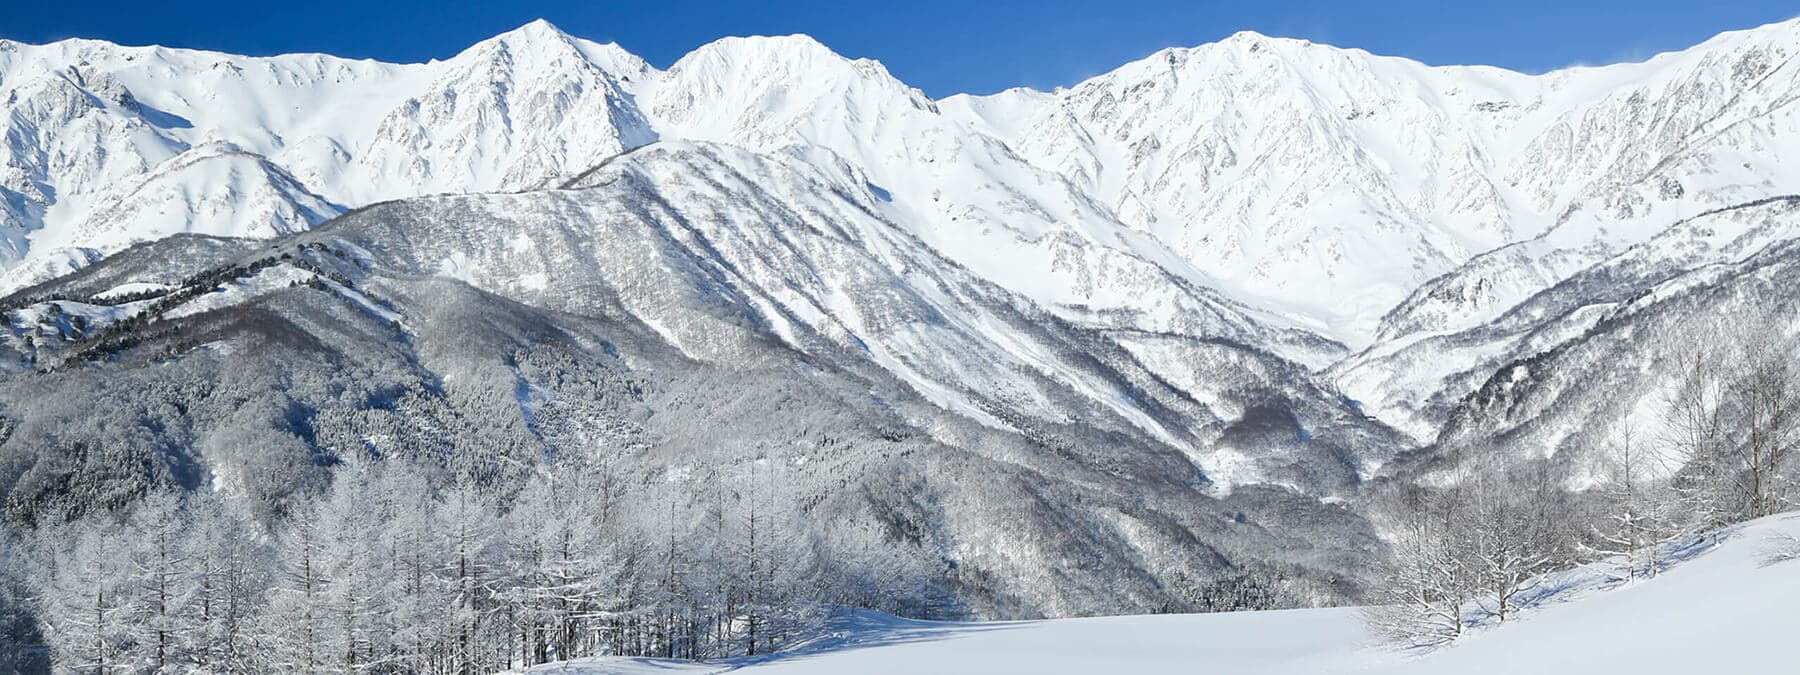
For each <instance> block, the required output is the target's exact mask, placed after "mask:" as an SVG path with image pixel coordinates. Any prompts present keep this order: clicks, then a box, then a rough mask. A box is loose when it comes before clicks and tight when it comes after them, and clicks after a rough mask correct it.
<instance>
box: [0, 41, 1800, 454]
mask: <svg viewBox="0 0 1800 675" xmlns="http://www.w3.org/2000/svg"><path fill="white" fill-rule="evenodd" d="M1797 51H1800V22H1787V23H1781V24H1772V25H1769V26H1764V27H1761V28H1757V29H1753V30H1747V31H1739V32H1734V33H1727V34H1723V35H1720V36H1718V37H1716V38H1714V39H1712V40H1709V41H1707V42H1705V43H1703V44H1700V45H1698V46H1695V47H1693V48H1691V49H1688V50H1685V51H1682V52H1675V53H1669V54H1663V55H1660V56H1657V57H1655V58H1652V59H1650V60H1648V61H1645V62H1643V63H1627V64H1619V65H1613V66H1605V67H1599V68H1573V69H1568V70H1562V71H1556V72H1552V73H1548V74H1544V75H1524V74H1520V73H1514V72H1508V71H1504V70H1500V69H1495V68H1486V67H1428V66H1425V65H1423V64H1419V63H1416V62H1413V61H1409V60H1405V59H1399V58H1391V57H1381V56H1375V55H1371V54H1368V53H1366V52H1363V51H1360V50H1355V49H1340V48H1336V47H1331V46H1326V45H1320V44H1314V43H1311V42H1307V41H1302V40H1292V39H1281V38H1270V37H1265V36H1261V35H1257V34H1254V33H1240V34H1238V35H1234V36H1232V37H1231V38H1229V39H1226V40H1224V41H1221V42H1218V43H1215V44H1209V45H1202V46H1199V47H1194V48H1181V49H1169V50H1164V51H1162V52H1158V53H1157V54H1154V55H1152V56H1150V57H1148V58H1145V59H1143V60H1140V61H1137V62H1134V63H1131V64H1127V65H1125V66H1123V67H1120V68H1119V69H1117V70H1115V71H1113V72H1110V73H1106V74H1104V75H1101V76H1098V77H1095V78H1093V79H1091V80H1089V81H1086V82H1082V83H1080V84H1077V85H1075V86H1073V87H1069V88H1066V89H1058V90H1056V91H1053V92H1039V91H1030V90H1012V91H1007V92H1002V93H1000V94H995V95H992V96H952V97H949V98H946V99H944V100H932V99H930V98H928V97H926V96H924V95H923V94H922V93H920V92H919V91H917V90H915V89H913V88H911V87H909V86H907V85H906V84H905V83H904V82H901V81H900V80H898V79H896V78H895V77H894V76H893V75H892V74H891V73H889V72H888V71H887V69H886V68H884V67H883V66H882V65H881V64H880V63H878V62H875V61H872V60H868V59H848V58H844V57H842V56H839V55H838V54H836V53H834V52H832V51H831V50H830V49H829V48H827V47H826V46H824V45H821V44H819V43H818V42H816V41H814V40H812V39H811V38H808V37H805V36H787V37H754V38H729V39H723V40H719V41H717V42H714V43H711V44H708V45H705V46H702V47H700V48H698V49H696V50H694V51H693V52H692V53H690V54H688V55H686V56H684V57H683V58H681V59H679V60H678V61H677V62H675V63H674V64H672V65H671V66H670V67H669V68H668V69H667V70H659V69H657V68H655V67H653V66H651V65H650V64H648V63H646V62H645V61H643V60H642V59H640V58H637V57H635V56H633V55H631V54H629V53H627V52H626V51H624V50H623V49H621V48H619V47H617V46H616V45H610V44H598V43H594V42H590V41H586V40H582V39H579V38H576V37H572V36H569V35H567V34H565V33H563V32H562V31H560V30H558V29H556V28H555V27H554V26H551V25H549V24H548V23H545V22H542V21H538V22H533V23H531V24H528V25H526V26H523V27H521V28H519V29H517V30H514V31H511V32H508V33H505V34H502V35H499V36H496V37H494V38H492V39H489V40H486V41H483V42H481V43H479V44H476V45H474V46H472V47H470V48H468V49H467V50H465V51H463V52H462V53H460V54H457V55H456V56H454V57H453V58H450V59H447V60H443V61H433V62H430V63H423V64H384V63H376V62H372V61H352V60H346V59H339V58H335V57H331V56H325V55H318V54H297V55H286V56H277V57H270V58H253V57H242V56H233V55H228V54H219V53H212V52H199V51H192V50H181V49H166V48H161V47H123V46H118V45H113V44H109V43H104V42H97V41H92V40H67V41H63V42H57V43H53V44H48V45H26V44H19V43H15V42H9V41H0V115H3V116H0V119H3V120H4V123H5V125H6V129H5V139H6V140H5V145H4V146H0V196H3V197H4V199H0V291H4V290H13V289H18V288H23V287H25V286H28V285H31V284H33V283H37V282H41V281H43V280H45V279H48V278H50V277H53V276H55V275H59V274H64V273H67V272H68V271H70V270H73V269H78V268H80V267H82V266H85V265H89V264H92V263H93V262H94V261H95V260H98V259H100V258H103V257H104V256H106V255H108V254H110V253H113V252H115V251H118V250H121V249H123V248H124V247H126V246H128V245H130V244H131V243H133V242H138V241H145V240H151V239H156V238H159V237H164V236H168V235H169V234H172V233H179V232H196V233H205V234H216V235H227V236H247V237H272V236H277V235H280V234H284V233H289V232H294V231H300V230H304V229H307V228H309V227H312V226H315V225H317V224H318V223H320V222H322V221H324V220H326V219H328V218H331V217H332V216H335V215H337V214H338V213H341V212H343V211H344V210H346V209H350V208H356V207H360V206H364V205H367V204H370V203H372V202H376V201H381V200H389V199H396V198H404V197H411V196H419V195H427V194H436V193H462V192H485V191H516V190H521V189H531V188H539V187H546V186H555V185H560V184H562V183H563V182H565V181H567V180H568V179H569V178H570V177H571V176H574V175H576V174H579V173H580V172H583V171H585V170H587V169H589V168H590V167H593V166H595V165H597V164H600V163H603V162H604V161H606V160H607V159H609V158H611V157H614V156H617V155H618V154H619V153H621V152H625V151H629V150H632V149H634V148H638V147H642V146H644V145H646V144H650V143H653V142H656V141H658V140H663V141H682V140H688V141H704V142H711V143H721V144H729V145H735V146H738V147H741V148H744V149H746V150H749V151H751V152H753V153H756V154H760V155H766V156H774V155H780V156H783V157H787V158H790V159H786V160H783V161H795V160H797V161H801V162H806V163H810V164H813V165H815V166H816V167H818V168H819V169H820V170H823V171H827V172H832V173H847V174H848V175H850V176H853V177H854V178H853V180H852V181H851V182H853V183H859V184H862V185H866V189H867V190H868V191H869V192H870V193H871V194H874V195H877V196H878V199H876V200H874V201H873V202H871V203H870V204H869V205H868V206H867V208H868V209H870V210H871V211H873V212H875V213H877V214H878V215H879V217H881V218H882V219H884V220H886V221H888V222H891V223H893V224H894V225H895V226H896V227H898V228H899V229H900V230H901V231H904V232H905V233H907V234H908V235H909V236H912V237H916V238H917V239H918V240H919V241H921V242H923V243H924V244H925V245H927V246H929V247H930V248H931V249H932V250H934V251H935V252H936V254H937V255H939V256H941V257H942V258H943V259H944V260H945V261H946V262H948V263H952V264H955V265H958V266H961V267H963V268H966V269H968V270H969V271H971V272H973V273H974V274H975V275H976V276H977V277H979V278H980V279H982V280H984V281H987V282H992V283H995V284H997V285H999V286H1000V287H1002V288H1005V289H1007V290H1009V291H1012V292H1015V293H1019V294H1021V295H1022V296H1024V297H1026V298H1028V299H1029V300H1031V301H1033V302H1034V303H1036V304H1037V305H1038V306H1040V307H1042V308H1043V309H1045V310H1047V311H1049V312H1051V313H1052V314H1054V315H1055V316H1057V317H1058V318H1060V319H1062V320H1067V321H1071V322H1074V323H1077V324H1081V325H1085V326H1092V327H1096V328H1102V329H1106V330H1111V331H1116V332H1117V333H1118V334H1120V335H1122V336H1127V337H1128V338H1129V342H1130V346H1129V348H1131V349H1132V350H1133V351H1134V353H1136V354H1137V355H1138V356H1139V358H1141V359H1143V360H1144V361H1145V365H1146V367H1148V368H1149V369H1150V370H1151V371H1153V372H1155V373H1156V374H1157V376H1158V377H1161V378H1163V379H1166V380H1168V381H1171V382H1183V381H1189V380H1191V379H1192V377H1191V374H1190V373H1188V372H1185V371H1186V370H1187V368H1186V367H1185V366H1184V365H1183V364H1181V363H1179V362H1175V361H1172V360H1171V359H1169V358H1168V357H1167V356H1166V354H1167V353H1168V352H1169V347H1168V342H1169V341H1170V340H1173V341H1175V342H1176V343H1191V342H1193V341H1196V340H1198V341H1208V340H1229V341H1233V342H1237V343H1241V344H1244V345H1247V346H1250V347H1253V348H1256V349H1260V350H1264V351H1267V352H1270V353H1273V354H1276V355H1279V356H1280V357H1282V358H1284V359H1287V360H1289V361H1292V362H1294V363H1296V364H1299V365H1301V366H1303V367H1305V368H1308V369H1322V368H1326V367H1328V366H1329V367H1332V372H1333V375H1332V377H1333V379H1334V380H1335V381H1336V382H1337V384H1338V386H1340V387H1341V388H1342V389H1343V393H1344V394H1345V395H1347V396H1348V397H1349V398H1351V399H1354V400H1357V401H1361V402H1363V403H1364V404H1365V405H1366V406H1367V407H1366V409H1367V411H1368V412H1370V413H1371V414H1373V415H1375V416H1377V417H1379V418H1380V419H1382V420H1383V421H1385V422H1387V423H1390V424H1394V425H1397V426H1399V427H1401V428H1404V429H1407V430H1408V431H1409V432H1410V433H1411V434H1412V435H1413V436H1414V437H1415V438H1416V439H1418V440H1419V441H1429V440H1430V439H1431V437H1432V435H1433V433H1434V432H1435V431H1436V427H1437V425H1439V424H1441V423H1442V421H1443V417H1442V413H1443V410H1444V409H1445V408H1446V407H1447V406H1448V405H1449V404H1451V403H1454V398H1455V397H1456V396H1459V395H1460V394H1461V393H1464V392H1466V391H1467V390H1469V389H1471V388H1472V387H1473V386H1476V385H1478V384H1479V383H1480V381H1482V380H1484V379H1485V378H1486V377H1487V376H1488V375H1490V374H1491V373H1492V368H1491V367H1489V366H1488V365H1486V364H1487V362H1489V361H1495V360H1497V359H1499V355H1502V354H1504V355H1505V356H1506V357H1507V358H1517V357H1520V356H1529V355H1530V353H1532V351H1531V348H1526V349H1523V350H1520V349H1517V348H1516V347H1517V345H1511V346H1508V345H1502V344H1499V343H1483V345H1482V346H1480V347H1478V349H1479V350H1481V351H1482V353H1481V354H1480V355H1475V356H1470V355H1462V356H1456V357H1453V358H1449V359H1448V361H1446V362H1447V363H1451V364H1457V365H1455V366H1454V367H1448V368H1446V367H1427V368H1424V369H1420V368H1419V367H1417V366H1413V365H1407V364H1406V363H1399V362H1396V361H1395V357H1396V356H1399V355H1402V354H1405V355H1408V356H1406V358H1407V359H1409V360H1410V361H1409V362H1412V363H1416V362H1418V361H1420V360H1421V359H1426V360H1432V359H1437V358H1438V357H1436V356H1429V357H1427V356H1423V354H1425V352H1421V351H1420V350H1419V348H1418V347H1419V345H1420V344H1425V343H1429V342H1432V340H1433V339H1435V338H1436V337H1438V336H1444V335H1449V334H1456V333H1459V332H1463V331H1471V330H1479V329H1483V328H1484V327H1485V326H1486V325H1487V324H1488V323H1489V322H1491V321H1495V320H1497V319H1499V318H1500V317H1503V316H1504V315H1505V314H1506V312H1507V311H1508V310H1511V309H1512V308H1514V307H1516V306H1518V305H1519V304H1520V303H1521V302H1524V301H1526V300H1528V299H1529V298H1531V297H1532V296H1533V295H1535V294H1538V293H1540V292H1543V291H1544V290H1545V289H1548V288H1551V287H1553V286H1556V285H1557V284H1559V283H1561V282H1563V281H1564V280H1566V279H1569V278H1570V277H1573V276H1576V275H1578V274H1580V273H1581V272H1582V271H1583V270H1586V269H1588V268H1589V267H1591V266H1594V265H1598V264H1603V263H1606V262H1607V261H1608V260H1610V259H1612V258H1613V257H1614V256H1618V255H1620V254H1622V253H1623V252H1625V251H1626V250H1628V249H1629V248H1630V247H1632V246H1635V245H1638V244H1641V243H1645V242H1650V241H1652V240H1657V241H1658V242H1660V243H1657V244H1656V246H1657V247H1658V248H1659V249H1660V250H1666V251H1680V252H1681V254H1680V255H1679V256H1663V257H1662V258H1660V259H1659V260H1660V262H1659V263H1658V264H1661V265H1664V266H1665V267H1666V268H1667V269H1668V270H1670V271H1674V272H1679V271H1682V270H1685V269H1689V268H1691V266H1693V265H1697V264H1703V263H1705V262H1706V261H1708V260H1710V259H1713V258H1716V257H1717V256H1716V255H1714V254H1712V253H1709V251H1724V249H1722V248H1720V247H1721V246H1723V245H1724V244H1725V242H1729V241H1731V240H1732V239H1733V238H1734V237H1735V236H1736V235H1737V234H1739V233H1742V232H1743V231H1745V229H1746V228H1747V227H1750V224H1749V223H1748V222H1746V221H1742V220H1734V219H1729V218H1711V219H1710V220H1709V222H1710V223H1711V224H1712V225H1713V227H1712V229H1710V230H1708V231H1707V232H1704V233H1688V234H1684V233H1683V232H1684V231H1683V230H1681V229H1680V228H1678V227H1677V224H1678V223H1682V222H1685V221H1687V220H1689V219H1692V218H1694V217H1696V216H1700V215H1701V214H1704V213H1710V212H1713V211H1717V210H1719V209H1730V208H1733V207H1737V206H1740V205H1744V204H1749V203H1755V202H1757V201H1759V200H1764V199H1768V198H1770V197H1774V196H1778V195H1782V194H1788V193H1791V192H1793V191H1794V188H1793V186H1794V185H1796V184H1800V173H1796V172H1800V169H1796V168H1794V166H1793V165H1792V163H1789V162H1784V161H1782V159H1781V158H1782V156H1783V155H1784V152H1783V150H1784V149H1787V148H1792V147H1800V116H1797V115H1796V114H1795V111H1796V110H1800V109H1797V108H1795V107H1794V106H1792V105H1791V103H1792V102H1793V101H1794V100H1796V98H1800V71H1797V70H1796V68H1797V67H1800V66H1795V65H1793V64H1791V59H1792V58H1793V57H1794V56H1795V54H1796V52H1797ZM694 178H696V179H698V178H699V177H697V176H696V177H694ZM673 206H674V208H676V209H677V210H680V209H682V208H685V205H682V204H674V205H673ZM786 206H788V207H797V205H786ZM1690 229H1691V228H1690ZM1740 248H1741V247H1740ZM1721 254H1722V255H1727V256H1729V255H1734V254H1731V253H1729V252H1724V253H1721ZM487 272H488V274H490V275H493V274H500V275H510V276H511V277H514V278H516V280H518V281H519V282H521V283H529V280H530V278H531V277H532V275H534V274H537V272H536V271H534V270H529V269H516V270H508V269H491V270H487ZM1539 346H1540V347H1542V346H1546V345H1539ZM1365 349H1366V350H1367V351H1364V352H1363V353H1362V354H1361V355H1358V356H1356V357H1355V358H1351V359H1349V360H1346V359H1347V357H1350V356H1351V350H1365ZM1471 365H1475V366H1479V367H1475V368H1474V369H1473V370H1471V369H1470V367H1471ZM1457 378H1461V379H1462V380H1466V381H1458V380H1457ZM1195 395H1196V396H1200V395H1201V394H1200V393H1198V392H1196V393H1195ZM1434 398H1435V399H1442V400H1443V401H1441V402H1439V403H1436V404H1430V403H1426V401H1427V400H1430V399H1434Z"/></svg>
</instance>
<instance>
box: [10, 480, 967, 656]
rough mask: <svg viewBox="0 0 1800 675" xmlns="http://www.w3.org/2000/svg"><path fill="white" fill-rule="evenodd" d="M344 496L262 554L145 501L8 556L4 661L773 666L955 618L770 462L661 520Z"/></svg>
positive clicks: (449, 490) (927, 572)
mask: <svg viewBox="0 0 1800 675" xmlns="http://www.w3.org/2000/svg"><path fill="white" fill-rule="evenodd" d="M336 473H337V475H336V477H335V479H334V480H333V481H332V485H331V487H330V488H329V489H328V490H327V491H326V492H325V493H324V494H321V495H318V496H317V497H316V498H315V499H313V500H310V501H306V502H304V503H301V504H299V505H297V506H295V507H294V508H293V510H292V511H291V512H289V513H287V514H286V516H285V518H284V519H283V523H284V524H283V525H282V526H281V527H279V528H278V529H276V530H273V531H271V530H269V529H267V528H265V527H264V526H263V525H262V524H260V523H259V522H258V521H257V520H256V519H255V518H254V517H252V516H250V515H248V514H245V513H240V512H238V511H237V510H234V507H233V505H232V503H231V500H229V499H227V498H225V497H224V496H221V495H219V494H217V493H213V492H207V491H199V492H192V493H183V492H175V491H166V492H165V491H158V492H153V493H151V494H149V495H147V496H146V497H145V498H144V499H143V500H142V501H141V502H140V503H139V504H138V505H137V506H136V507H135V508H132V509H131V510H130V511H129V514H127V515H119V514H115V513H110V512H101V513H96V514H92V515H89V516H88V517H85V518H80V519H76V520H72V521H67V522H62V523H59V524H46V525H42V526H40V527H38V528H36V529H35V530H34V531H32V532H31V533H29V534H26V535H21V536H19V537H14V538H11V539H9V540H8V541H7V543H6V544H4V546H3V547H0V552H4V553H5V555H6V556H7V557H8V558H9V559H8V560H6V561H5V562H7V563H8V564H7V565H6V568H7V569H9V570H13V571H14V573H15V574H16V575H17V576H16V577H12V578H10V580H11V581H12V582H15V583H14V585H12V586H8V585H6V583H4V582H6V581H7V580H0V591H5V590H7V589H9V588H16V589H17V590H18V593H17V594H16V596H17V597H15V598H13V599H14V601H15V602H14V604H15V605H18V604H20V603H23V604H26V605H28V606H26V607H18V606H14V607H12V609H14V610H20V609H23V610H27V611H29V613H30V614H31V615H32V616H33V617H35V621H32V622H20V623H18V624H17V625H15V626H13V628H14V634H13V635H12V636H11V639H12V641H13V643H14V644H12V645H9V646H11V647H14V648H15V649H18V650H20V651H29V649H30V644H31V643H34V642H35V643H41V647H40V648H38V649H37V653H38V655H39V656H40V657H41V658H42V659H43V660H47V661H48V662H49V664H50V665H52V666H53V667H54V668H55V669H56V670H58V671H68V672H93V673H108V672H118V673H122V672H144V671H157V672H162V671H193V672H306V673H322V672H393V673H399V672H410V673H477V672H492V671H496V670H504V669H508V668H515V667H520V666H528V665H532V664H538V663H545V662H549V661H554V660H561V659H569V658H576V657H581V656H590V655H599V654H616V655H646V656H659V657H673V658H687V659H705V658H720V657H727V656H739V655H754V654H762V653H767V652H770V651H774V650H777V649H780V648H782V647H783V646H785V645H787V644H788V643H790V642H791V641H793V640H795V639H797V638H800V637H803V636H807V635H810V634H812V633H813V631H815V630H816V629H817V627H818V626H819V625H820V624H821V623H822V622H823V621H824V620H825V619H826V618H827V617H828V614H829V612H831V611H832V610H833V609H834V608H841V607H864V608H870V609H875V610H880V611H887V612H893V613H901V614H907V615H913V616H925V617H930V616H941V615H945V614H946V613H948V612H950V611H952V607H951V606H950V605H949V603H948V601H947V600H945V599H944V598H946V597H947V596H946V595H945V594H943V593H941V592H939V591H937V590H934V586H933V584H934V580H935V579H938V578H941V577H942V570H940V569H934V568H933V567H932V566H933V564H934V563H933V562H932V560H931V558H930V557H928V556H923V555H918V554H917V553H916V551H912V550H909V549H908V548H907V547H905V546H898V545H896V544H895V542H894V541H892V537H891V535H890V533H888V532H885V531H883V528H882V527H880V525H879V523H875V522H869V523H864V524H862V525H860V526H849V527H834V528H830V529H829V530H828V534H821V532H827V531H826V530H821V529H820V528H813V527H808V526H807V524H806V523H804V522H803V521H805V520H806V519H809V518H812V517H814V514H810V513H808V512H807V510H806V509H805V508H803V505H802V504H801V503H799V502H798V501H797V500H794V499H792V498H790V497H789V494H790V493H788V492H787V491H784V490H782V489H780V488H781V483H780V481H781V480H782V477H781V476H780V473H781V471H780V469H779V467H776V466H773V465H771V464H770V463H769V462H767V461H759V462H756V463H753V464H751V465H750V466H747V467H744V471H742V472H740V473H738V474H736V475H725V474H720V475H718V476H716V477H714V478H711V479H708V480H706V481H703V482H702V483H701V485H703V486H704V487H705V489H704V490H701V491H699V492H698V493H697V494H695V495H693V498H692V499H690V500H677V499H675V498H673V497H664V498H662V499H661V501H660V502H658V503H644V502H643V501H642V500H640V499H637V498H636V497H635V496H634V495H630V494H629V491H628V490H627V489H626V486H625V485H623V484H621V481H619V480H618V479H617V477H615V476H612V475H609V474H608V473H607V471H606V470H605V468H604V467H603V466H602V465H600V464H598V463H582V464H581V465H579V466H564V467H562V470H559V471H557V472H556V473H555V474H554V475H546V476H543V477H542V479H541V480H537V481H532V482H530V483H528V484H526V485H524V486H522V487H519V488H517V489H513V490H504V489H499V488H496V487H494V486H492V485H482V484H480V483H479V482H477V481H471V480H466V479H457V480H448V481H446V480H442V479H441V476H440V472H438V471H436V470H433V469H428V468H421V467H417V466H415V465H412V464H408V463H406V462H402V461H357V462H351V463H348V464H346V465H344V466H342V467H340V468H339V469H338V470H337V472H336ZM664 494H668V492H667V491H664ZM21 570H22V571H23V573H19V571H21ZM9 597H11V596H8V595H6V594H5V593H0V609H5V606H4V605H5V601H6V600H7V599H8V598H9ZM0 618H5V616H4V615H0ZM21 630H29V631H32V632H35V635H25V634H21V633H20V631H21ZM33 638H35V639H33Z"/></svg>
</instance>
